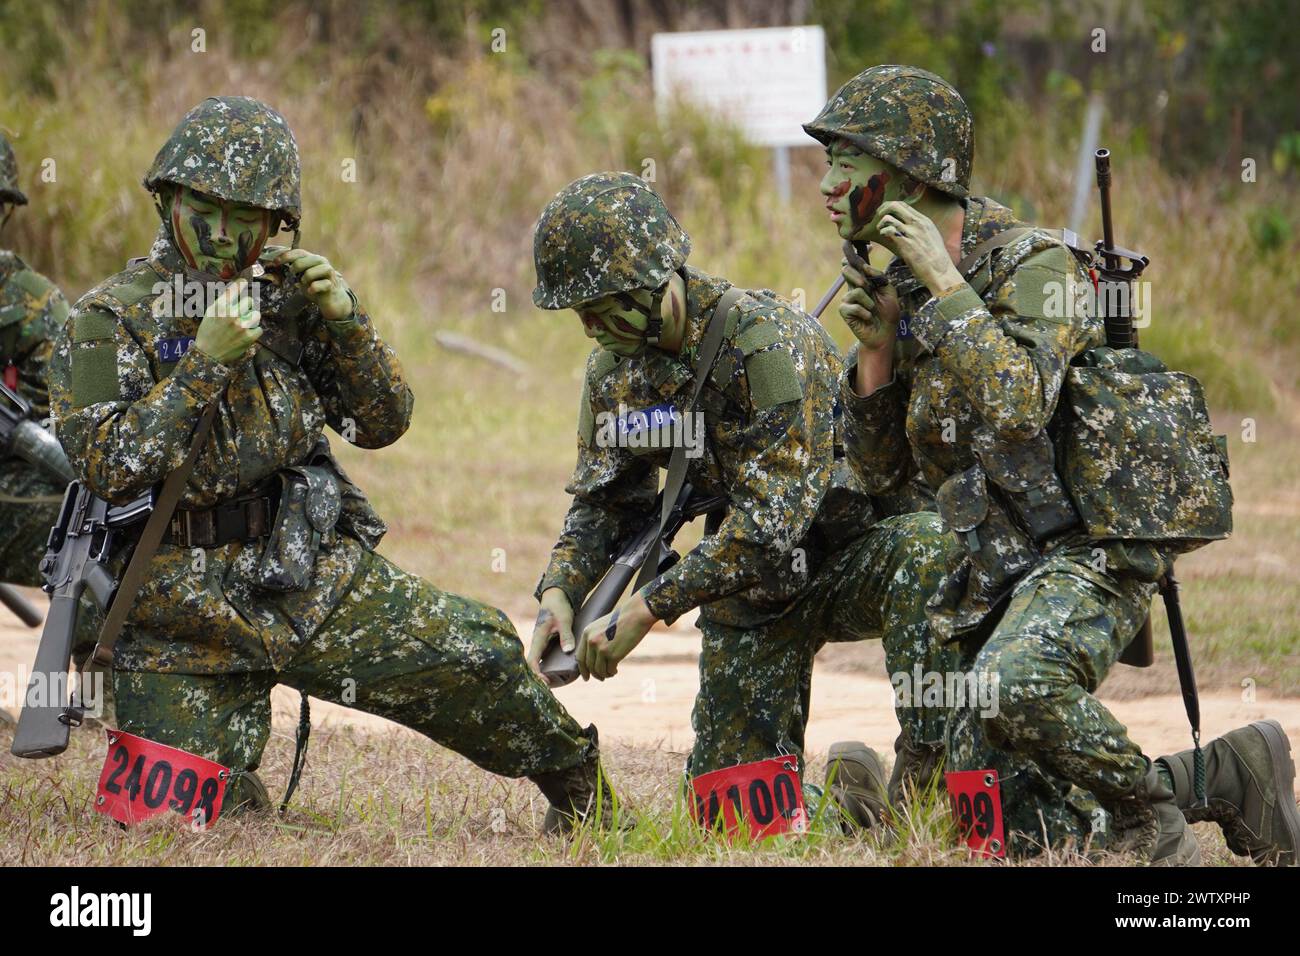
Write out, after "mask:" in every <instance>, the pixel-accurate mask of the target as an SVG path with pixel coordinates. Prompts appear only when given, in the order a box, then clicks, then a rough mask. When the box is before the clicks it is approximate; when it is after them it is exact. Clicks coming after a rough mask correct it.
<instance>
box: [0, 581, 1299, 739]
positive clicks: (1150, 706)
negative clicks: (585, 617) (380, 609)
mask: <svg viewBox="0 0 1300 956" xmlns="http://www.w3.org/2000/svg"><path fill="white" fill-rule="evenodd" d="M28 594H29V596H30V597H31V598H32V600H33V601H34V602H36V603H38V604H43V602H44V598H43V596H41V595H40V592H38V591H30V592H28ZM515 624H516V628H517V629H518V630H519V631H520V632H521V633H528V631H529V630H530V629H531V622H530V621H523V620H516V622H515ZM697 633H698V632H696V631H695V630H694V627H693V616H691V617H685V618H682V619H681V620H680V621H679V622H677V624H676V625H675V626H674V627H673V628H671V629H664V628H659V629H656V631H654V632H653V633H652V634H651V635H650V636H649V637H648V638H647V639H646V640H645V641H644V642H643V643H642V645H641V646H640V647H639V648H638V649H637V651H636V652H635V653H633V654H632V655H631V656H630V657H629V658H628V659H627V660H626V661H625V662H624V663H623V665H622V666H621V667H620V670H619V673H618V675H617V676H616V677H614V678H613V679H611V680H608V681H606V682H604V683H600V682H597V681H594V680H593V681H590V682H587V683H584V682H582V681H578V682H576V683H574V684H572V685H570V686H568V687H564V688H561V689H559V690H558V691H557V696H558V697H559V698H560V700H562V701H563V702H564V704H565V706H566V707H568V708H569V710H570V712H571V713H572V714H573V716H574V717H575V718H576V719H577V720H578V721H580V722H581V723H583V724H588V723H595V724H596V725H597V726H598V727H599V728H600V733H601V739H602V740H603V741H609V742H618V743H620V744H623V745H626V746H631V747H638V748H647V749H654V750H665V751H668V752H676V753H686V752H688V751H689V750H690V747H691V740H692V736H691V704H692V701H693V700H694V697H695V692H696V689H697V687H698V679H697V671H696V659H697V655H698V653H699V641H698V636H697ZM38 637H39V632H38V631H37V630H32V629H28V628H26V627H24V626H23V625H22V624H21V623H20V622H19V621H18V620H17V618H15V617H14V616H13V615H12V614H11V613H10V612H9V611H8V610H7V609H5V608H3V607H0V672H10V673H20V674H25V673H26V672H27V670H28V669H29V668H30V666H31V661H32V659H33V658H34V656H35V652H36V645H37V640H38ZM1128 670H1131V669H1129V668H1117V671H1128ZM1100 696H1101V697H1102V699H1104V700H1106V702H1107V704H1108V705H1109V706H1111V707H1112V708H1113V710H1114V712H1115V714H1116V716H1117V717H1118V718H1119V719H1120V720H1121V721H1123V722H1124V723H1125V725H1127V727H1128V728H1129V731H1130V734H1131V735H1132V737H1133V739H1134V740H1135V741H1137V743H1138V744H1139V745H1141V747H1142V748H1143V750H1144V751H1145V752H1146V753H1148V754H1150V755H1158V754H1163V753H1168V752H1173V751H1177V750H1182V749H1184V748H1186V747H1188V746H1190V745H1191V744H1190V735H1189V731H1188V728H1187V719H1186V716H1185V713H1184V710H1183V702H1182V699H1181V698H1180V697H1179V696H1177V695H1165V694H1161V695H1156V696H1145V697H1141V696H1134V693H1133V686H1132V678H1129V677H1128V676H1127V675H1122V679H1121V680H1120V681H1119V683H1118V684H1117V686H1116V693H1114V694H1110V693H1108V692H1107V687H1106V686H1103V687H1102V691H1101V694H1100ZM1250 696H1251V695H1249V694H1245V693H1244V692H1225V691H1222V690H1219V691H1215V692H1212V693H1206V694H1203V695H1202V697H1201V726H1202V728H1203V733H1204V738H1205V739H1207V740H1208V739H1210V738H1212V737H1214V736H1216V735H1217V734H1220V733H1223V732H1225V731H1227V730H1230V729H1232V728H1233V727H1238V726H1240V725H1242V724H1244V723H1249V722H1250V721H1252V720H1259V719H1261V718H1264V717H1272V718H1275V719H1277V720H1279V721H1280V722H1281V723H1282V726H1283V727H1284V728H1285V729H1286V731H1287V733H1288V734H1289V735H1290V736H1291V737H1292V738H1293V739H1294V740H1297V741H1300V698H1294V697H1270V696H1269V695H1268V694H1267V693H1266V692H1260V693H1259V694H1258V696H1256V697H1255V699H1253V700H1252V699H1249V698H1250ZM1243 698H1244V699H1243ZM274 702H275V712H276V724H277V729H279V728H280V727H283V728H284V729H285V730H286V731H287V732H290V733H291V732H292V727H293V726H294V725H295V723H296V720H297V713H298V704H297V693H296V692H294V691H291V690H289V689H288V688H285V687H279V688H277V689H276V691H275V696H274ZM4 703H5V704H6V705H7V706H9V707H10V709H11V710H12V702H9V701H5V702H4ZM312 716H313V725H314V726H315V727H316V728H322V727H326V726H343V725H352V726H354V727H356V728H358V729H365V730H371V729H373V730H375V731H376V732H393V731H400V728H398V727H397V725H395V724H392V723H390V722H388V721H386V720H384V719H382V718H379V717H374V716H371V715H369V714H363V713H361V712H359V711H355V710H350V709H348V708H344V707H339V706H336V705H333V704H329V703H326V702H323V701H316V700H313V701H312ZM896 733H897V725H896V723H895V721H894V717H893V710H892V689H891V687H890V685H889V682H888V681H887V680H886V678H885V675H884V671H883V665H881V664H880V656H879V649H878V647H875V646H872V645H870V644H860V645H843V644H841V645H834V646H832V647H830V648H828V649H827V650H826V651H824V652H823V655H822V657H820V658H819V667H818V669H817V671H816V672H815V676H814V680H813V702H812V715H811V719H810V721H809V724H808V739H807V746H808V751H809V756H810V757H812V756H814V755H820V754H824V753H825V751H826V749H827V748H828V747H829V746H830V745H831V744H832V743H833V742H835V741H837V740H843V739H858V740H864V741H866V742H867V743H868V744H870V745H871V746H873V747H875V748H877V749H878V750H881V751H882V752H891V750H892V743H893V739H894V735H895V734H896Z"/></svg>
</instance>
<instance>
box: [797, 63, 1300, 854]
mask: <svg viewBox="0 0 1300 956" xmlns="http://www.w3.org/2000/svg"><path fill="white" fill-rule="evenodd" d="M804 128H805V130H807V131H808V132H809V133H810V134H811V135H813V136H814V137H816V138H817V139H819V140H821V141H822V142H823V143H824V144H825V145H827V146H828V147H830V146H831V145H832V144H833V143H834V142H835V141H837V140H840V141H848V142H849V143H851V144H852V145H855V146H856V147H857V148H859V149H860V150H863V151H865V152H866V153H868V154H869V155H872V156H874V157H875V158H877V159H878V160H880V161H882V162H884V163H886V164H889V165H890V166H892V168H893V169H894V170H895V171H899V170H902V171H904V172H905V173H906V174H907V175H908V176H910V177H912V178H913V179H916V180H918V181H920V182H922V183H924V184H925V185H926V186H928V187H930V188H932V189H935V190H938V191H940V192H943V193H947V194H948V195H949V196H951V197H952V198H953V199H955V200H957V201H959V202H960V203H961V205H962V215H963V219H962V233H961V242H960V252H959V255H958V257H957V259H958V263H959V265H960V269H961V272H962V277H963V279H965V280H966V281H965V282H964V283H961V284H958V285H957V286H956V287H955V288H953V289H950V290H947V291H945V292H944V293H943V294H942V295H940V296H938V297H936V296H932V295H931V293H930V291H929V289H928V288H927V287H926V286H925V285H923V284H922V283H921V282H919V281H918V280H917V279H916V277H915V276H914V275H912V273H911V270H910V269H909V268H908V267H907V265H906V264H905V263H904V262H903V261H902V260H901V258H896V259H895V260H894V261H893V262H892V263H891V264H890V267H889V268H888V270H887V277H888V279H889V281H890V284H892V286H893V287H894V289H895V290H896V291H897V293H898V296H899V302H900V320H901V321H900V327H899V337H898V339H897V340H896V342H895V345H894V354H893V368H894V375H893V378H892V380H891V381H890V382H889V383H887V384H885V385H883V386H881V387H880V388H878V389H876V390H875V391H874V392H872V393H871V394H870V395H869V396H867V397H865V398H863V397H859V396H858V395H857V394H856V393H855V392H854V389H853V383H854V381H855V378H856V369H854V368H852V367H851V368H849V369H848V370H847V372H846V373H845V375H844V377H843V379H842V384H841V399H842V401H843V403H844V406H845V422H846V433H847V442H848V449H849V460H850V461H851V462H852V463H853V464H854V465H855V466H856V467H857V468H858V469H859V473H860V476H861V478H862V480H863V482H864V484H865V485H866V487H867V488H868V489H869V490H870V491H872V492H873V493H876V494H880V493H884V492H887V491H889V490H890V489H893V488H896V487H899V486H900V485H901V484H902V483H903V482H906V481H907V480H908V479H909V477H911V476H914V475H915V474H917V473H919V475H920V476H921V477H922V478H923V479H924V480H925V482H926V483H927V484H928V485H929V487H931V488H932V489H934V491H935V503H936V507H937V509H938V511H939V514H940V516H941V517H942V519H943V523H944V526H945V528H946V529H948V530H949V531H951V532H952V533H953V536H954V537H955V538H957V539H958V540H960V542H961V545H962V548H961V550H960V551H959V552H957V554H958V555H959V556H960V560H958V561H956V562H953V563H952V564H951V565H950V566H949V567H947V568H946V569H945V573H944V576H943V579H942V580H941V581H940V583H939V585H938V588H937V589H936V591H935V594H934V596H933V597H932V598H931V600H930V602H929V608H928V610H929V612H930V620H931V624H932V626H933V628H934V631H935V638H936V640H944V641H952V642H953V643H954V644H955V645H956V646H959V647H960V648H961V649H962V652H963V657H964V667H965V668H966V669H967V670H969V671H971V672H973V674H974V675H975V676H977V677H978V678H980V679H982V680H984V681H986V682H992V681H996V704H997V709H996V712H995V713H988V712H987V711H986V710H985V709H984V708H985V707H986V706H987V697H986V695H985V694H984V693H981V694H979V695H978V696H979V697H980V698H982V699H980V700H979V701H978V702H977V701H974V700H968V701H967V702H966V703H958V704H957V707H956V709H955V712H954V714H953V716H952V718H951V720H950V722H949V725H948V748H947V758H948V765H949V769H951V770H985V769H989V768H993V769H996V770H997V771H998V777H999V779H1000V780H1001V786H1002V802H1003V809H1004V813H1005V820H1006V824H1007V829H1008V836H1009V842H1010V849H1011V850H1012V852H1014V853H1021V854H1023V853H1030V852H1034V851H1036V850H1038V849H1040V848H1041V847H1042V846H1044V845H1051V846H1056V847H1061V846H1062V845H1063V844H1066V843H1069V842H1074V843H1075V844H1076V845H1079V844H1084V843H1086V842H1088V841H1091V845H1092V846H1093V847H1104V848H1110V849H1131V850H1136V851H1137V852H1139V853H1140V854H1141V855H1143V856H1144V857H1145V858H1146V859H1147V860H1148V861H1150V862H1152V863H1157V864H1162V865H1168V864H1175V865H1178V864H1191V865H1195V864H1196V863H1198V862H1199V860H1200V852H1199V849H1198V847H1197V844H1196V839H1195V836H1194V834H1193V831H1192V830H1191V828H1190V827H1188V826H1187V823H1188V822H1189V821H1195V820H1203V819H1213V820H1215V821H1216V822H1218V823H1219V824H1220V826H1221V827H1223V830H1224V834H1225V838H1226V840H1227V842H1228V845H1229V847H1230V848H1231V849H1232V850H1233V852H1235V853H1238V854H1241V855H1251V856H1253V857H1254V858H1255V859H1256V860H1261V861H1262V860H1274V861H1280V862H1287V861H1292V862H1294V860H1295V859H1296V847H1297V845H1300V813H1298V812H1297V809H1296V806H1295V800H1294V798H1293V794H1292V787H1293V782H1294V766H1293V764H1292V762H1291V760H1290V758H1289V756H1288V751H1289V749H1290V743H1289V741H1287V739H1286V735H1285V733H1284V732H1283V731H1282V729H1281V727H1280V726H1279V725H1277V724H1276V722H1270V721H1262V722H1256V723H1255V724H1252V725H1251V726H1250V727H1244V728H1240V729H1238V730H1235V731H1232V732H1231V733H1230V734H1228V735H1226V736H1225V737H1223V738H1221V739H1219V740H1216V741H1214V742H1213V743H1212V744H1211V745H1210V746H1209V747H1208V748H1207V753H1209V754H1210V755H1211V756H1213V755H1214V754H1220V755H1224V757H1225V762H1224V763H1223V764H1222V765H1221V766H1220V765H1217V764H1215V763H1214V761H1213V760H1209V759H1207V761H1206V763H1205V768H1204V769H1205V773H1204V780H1205V784H1206V788H1205V789H1206V794H1207V795H1208V797H1209V802H1210V804H1211V805H1212V806H1213V807H1214V808H1215V809H1212V810H1211V809H1206V808H1205V807H1204V806H1203V805H1202V804H1201V802H1200V801H1199V800H1198V796H1197V793H1196V791H1195V787H1194V786H1193V778H1194V777H1195V776H1197V775H1198V774H1199V773H1200V772H1199V771H1197V770H1196V769H1195V768H1196V765H1197V758H1198V757H1199V756H1200V754H1199V752H1193V751H1192V750H1186V751H1183V752H1181V753H1178V754H1174V755H1170V756H1166V757H1160V758H1158V759H1157V760H1155V761H1150V760H1148V759H1147V758H1146V757H1145V756H1144V755H1143V754H1142V752H1141V751H1140V750H1139V748H1138V747H1137V745H1136V744H1134V743H1133V742H1132V741H1131V740H1130V739H1129V738H1128V735H1127V733H1126V731H1125V728H1124V727H1123V725H1121V724H1120V723H1119V722H1118V721H1117V720H1116V719H1115V718H1114V716H1113V715H1112V714H1111V713H1110V712H1109V711H1108V710H1107V709H1106V708H1105V707H1104V706H1102V704H1101V703H1100V701H1098V700H1097V698H1096V697H1095V696H1094V692H1095V691H1096V690H1097V687H1098V686H1099V685H1100V684H1101V682H1102V681H1103V680H1104V679H1105V677H1106V674H1107V673H1108V671H1109V670H1110V668H1111V666H1112V665H1113V664H1114V663H1115V661H1116V660H1117V659H1118V658H1119V656H1120V653H1121V652H1122V651H1123V650H1124V648H1125V646H1126V645H1127V644H1128V643H1129V642H1130V640H1131V639H1132V638H1133V636H1134V635H1135V634H1136V633H1137V632H1138V630H1139V628H1140V627H1141V624H1142V621H1143V619H1144V618H1145V616H1146V613H1147V610H1148V607H1149V605H1150V599H1151V595H1152V593H1153V592H1154V590H1155V588H1156V583H1155V582H1157V581H1158V580H1160V579H1161V578H1162V577H1163V576H1165V575H1166V574H1168V573H1169V572H1170V570H1171V562H1172V559H1173V557H1174V556H1175V555H1176V554H1178V553H1181V552H1183V551H1186V550H1190V549H1191V548H1195V547H1200V546H1201V545H1203V544H1205V543H1207V542H1208V541H1212V540H1217V539H1219V538H1223V537H1226V536H1227V535H1228V534H1229V533H1230V531H1231V526H1232V515H1231V510H1232V491H1231V488H1230V487H1229V485H1228V480H1227V477H1228V476H1227V471H1228V469H1227V453H1226V443H1225V442H1224V440H1223V439H1222V438H1221V436H1215V435H1214V434H1213V433H1212V429H1211V427H1210V421H1209V414H1208V411H1207V410H1206V407H1205V402H1204V397H1203V395H1202V392H1201V388H1200V385H1199V383H1197V382H1196V380H1195V379H1193V378H1191V377H1190V376H1188V375H1185V374H1182V373H1178V372H1171V371H1169V370H1168V369H1167V368H1166V367H1165V366H1164V364H1163V363H1161V362H1160V361H1159V359H1157V358H1156V357H1155V356H1152V355H1150V354H1148V353H1145V352H1142V351H1140V350H1138V349H1135V348H1125V349H1113V348H1108V347H1106V346H1104V344H1103V343H1104V342H1105V339H1106V333H1105V329H1104V323H1103V321H1102V320H1101V319H1100V318H1098V317H1097V315H1096V314H1095V312H1094V310H1093V307H1092V302H1091V301H1090V297H1089V296H1088V295H1087V293H1088V292H1089V291H1091V288H1090V287H1091V277H1090V275H1089V273H1088V271H1087V269H1086V268H1085V263H1091V256H1090V254H1089V253H1088V252H1087V251H1082V252H1080V251H1078V250H1076V249H1072V248H1070V247H1067V246H1066V245H1065V243H1064V242H1063V241H1062V240H1061V239H1058V238H1057V237H1056V236H1055V235H1054V234H1051V233H1047V232H1045V231H1044V230H1041V229H1035V228H1030V227H1027V226H1025V225H1024V224H1022V223H1018V222H1017V221H1016V220H1015V218H1014V216H1012V214H1011V213H1010V211H1009V210H1007V209H1005V208H1004V207H1002V206H999V205H998V204H997V203H995V202H992V201H991V200H988V199H981V198H975V197H971V196H970V195H969V189H968V187H969V175H970V169H971V160H972V156H973V151H974V142H973V136H972V122H971V116H970V112H969V110H968V109H967V107H966V104H965V103H964V102H963V101H962V99H961V97H960V95H959V94H958V93H957V91H956V90H955V89H953V88H952V86H951V85H949V84H948V83H946V82H945V81H944V80H943V79H942V78H940V77H937V76H935V75H934V74H931V73H927V72H925V71H923V70H918V69H916V68H913V67H903V66H892V65H891V66H880V67H872V68H870V69H868V70H865V71H864V72H863V73H861V74H859V75H858V76H857V77H855V78H854V79H852V80H850V81H849V82H848V83H846V84H845V85H844V87H843V88H842V89H841V90H840V91H839V92H838V93H837V94H836V95H835V96H834V97H832V99H831V101H830V102H829V103H828V104H827V107H826V109H825V110H824V111H823V113H822V115H821V116H819V117H818V118H817V119H816V120H814V121H813V123H811V124H809V125H807V126H805V127H804ZM994 237H997V239H996V240H994ZM977 247H978V249H977ZM1076 253H1077V254H1076ZM987 689H988V688H987V687H986V688H982V690H987ZM1266 742H1267V743H1266ZM1216 795H1221V796H1216Z"/></svg>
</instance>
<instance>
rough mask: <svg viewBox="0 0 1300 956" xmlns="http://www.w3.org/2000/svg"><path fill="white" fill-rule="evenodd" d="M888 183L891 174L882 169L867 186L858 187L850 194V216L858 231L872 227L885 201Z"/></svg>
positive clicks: (868, 181)
mask: <svg viewBox="0 0 1300 956" xmlns="http://www.w3.org/2000/svg"><path fill="white" fill-rule="evenodd" d="M888 182H889V173H887V172H886V171H884V170H883V169H882V170H881V171H880V172H878V173H875V174H874V175H873V176H872V177H871V178H870V179H868V180H867V184H866V186H858V187H857V188H856V189H854V190H853V192H851V193H850V194H849V215H851V216H852V217H853V225H854V226H855V227H856V228H857V229H861V228H863V227H865V226H867V225H870V223H871V220H873V219H875V218H876V210H877V209H879V208H880V205H881V203H883V202H884V201H885V184H886V183H888Z"/></svg>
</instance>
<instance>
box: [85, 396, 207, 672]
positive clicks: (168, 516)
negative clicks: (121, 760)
mask: <svg viewBox="0 0 1300 956" xmlns="http://www.w3.org/2000/svg"><path fill="white" fill-rule="evenodd" d="M219 404H220V400H219V399H216V400H213V402H212V403H211V404H210V405H208V407H207V408H206V409H204V411H203V417H202V418H200V419H199V425H198V428H197V429H195V431H194V438H193V440H191V442H190V450H189V452H188V453H187V454H186V455H185V461H183V462H182V463H181V466H180V467H179V468H177V469H176V470H175V471H173V472H171V473H170V474H168V475H167V478H166V480H164V481H163V486H162V490H161V491H160V492H158V500H157V501H156V502H154V507H153V511H151V512H150V513H149V520H148V521H146V522H145V525H144V530H143V531H141V532H140V540H139V541H138V542H137V543H136V546H135V550H134V551H133V552H132V554H131V560H130V561H128V562H127V565H126V571H125V572H124V573H123V574H122V581H121V583H120V584H119V585H118V586H117V592H116V593H115V594H114V595H113V603H112V604H110V605H109V608H108V614H107V615H106V616H105V618H104V626H103V627H101V628H100V630H99V640H98V641H96V642H95V651H94V654H93V655H92V656H93V657H94V659H95V663H97V664H101V665H103V666H104V667H112V666H113V646H114V645H115V644H116V643H117V637H118V635H119V634H121V633H122V625H123V624H125V623H126V616H127V614H128V613H129V612H130V610H131V605H133V604H134V603H135V596H136V594H138V593H139V591H140V586H141V585H142V584H144V578H145V574H146V572H147V571H148V569H149V562H150V561H152V560H153V556H154V555H155V554H156V553H157V552H158V545H159V544H160V543H162V539H163V535H164V534H165V533H166V531H167V526H168V525H169V524H170V523H171V520H172V513H173V512H174V511H175V510H176V505H177V503H178V502H179V501H180V500H181V495H182V494H183V493H184V491H185V482H187V481H188V480H189V477H190V475H191V474H192V473H193V471H194V463H195V462H196V461H198V458H199V451H200V450H201V449H202V448H203V444H204V442H206V441H207V439H208V434H209V433H210V432H211V431H212V422H213V420H214V419H215V418H216V417H217V408H218V406H219Z"/></svg>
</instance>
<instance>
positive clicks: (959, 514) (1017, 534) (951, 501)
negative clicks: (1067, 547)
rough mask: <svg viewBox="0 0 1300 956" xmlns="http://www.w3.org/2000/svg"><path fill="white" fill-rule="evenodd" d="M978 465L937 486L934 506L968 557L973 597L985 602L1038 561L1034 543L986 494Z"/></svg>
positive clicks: (987, 492)
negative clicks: (972, 578)
mask: <svg viewBox="0 0 1300 956" xmlns="http://www.w3.org/2000/svg"><path fill="white" fill-rule="evenodd" d="M990 491H991V489H990V488H989V486H988V481H987V476H986V475H985V472H984V467H983V466H982V465H972V466H971V467H970V468H967V469H966V470H965V471H962V472H958V473H957V474H955V475H952V476H951V477H949V478H948V480H947V481H945V482H944V483H943V484H942V485H940V486H939V491H938V493H937V494H936V495H935V505H936V506H937V508H938V511H939V517H940V518H942V519H943V526H944V528H945V530H948V531H951V532H953V533H954V534H956V535H957V537H958V538H960V539H961V542H962V544H964V545H965V547H966V552H967V554H969V555H970V559H971V570H972V572H973V577H974V580H973V581H972V589H973V591H974V594H973V595H972V596H973V597H976V598H979V599H984V600H988V601H989V602H990V603H992V601H993V600H994V599H996V598H997V597H998V596H999V595H1000V594H1001V593H1002V592H1003V591H1005V590H1006V589H1007V588H1008V587H1010V586H1011V585H1012V584H1013V583H1015V581H1016V580H1018V579H1019V578H1020V576H1021V575H1023V574H1024V573H1025V572H1026V571H1028V570H1029V569H1030V568H1031V567H1033V566H1034V564H1035V563H1036V562H1037V561H1038V557H1039V552H1038V549H1037V548H1036V547H1035V546H1034V541H1033V539H1032V538H1030V536H1029V535H1028V534H1027V533H1026V532H1025V531H1024V530H1022V529H1021V528H1020V527H1018V526H1017V524H1016V523H1015V522H1014V521H1013V520H1012V519H1011V516H1010V515H1009V514H1008V513H1007V510H1006V508H1005V507H1004V506H1003V504H1002V502H1001V501H999V500H998V499H997V498H995V497H994V496H993V495H992V494H990Z"/></svg>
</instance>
